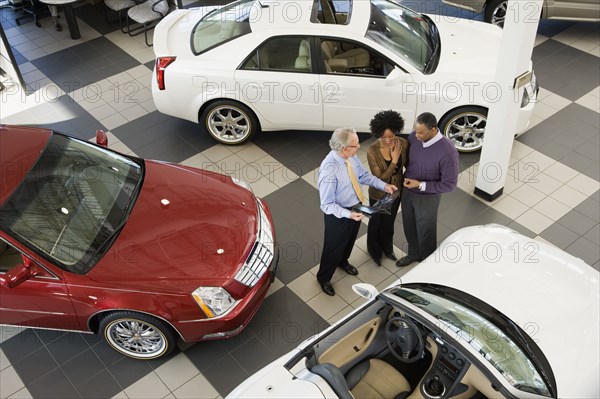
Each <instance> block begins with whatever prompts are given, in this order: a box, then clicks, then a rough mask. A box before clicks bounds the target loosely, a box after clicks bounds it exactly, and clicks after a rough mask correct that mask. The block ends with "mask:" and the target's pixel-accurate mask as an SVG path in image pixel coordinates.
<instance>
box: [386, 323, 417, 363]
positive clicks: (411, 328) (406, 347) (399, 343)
mask: <svg viewBox="0 0 600 399" xmlns="http://www.w3.org/2000/svg"><path fill="white" fill-rule="evenodd" d="M385 341H386V343H387V346H388V348H390V351H391V352H392V354H393V355H394V356H396V357H397V358H398V360H400V361H401V362H403V363H414V362H416V361H417V360H419V359H421V358H422V357H423V355H424V354H425V343H424V342H423V336H422V335H421V331H420V330H419V328H418V327H417V326H416V325H415V323H413V322H412V321H410V320H409V319H408V318H407V317H393V318H391V319H389V320H388V322H387V324H386V325H385ZM398 349H399V351H398ZM411 353H414V354H413V355H411Z"/></svg>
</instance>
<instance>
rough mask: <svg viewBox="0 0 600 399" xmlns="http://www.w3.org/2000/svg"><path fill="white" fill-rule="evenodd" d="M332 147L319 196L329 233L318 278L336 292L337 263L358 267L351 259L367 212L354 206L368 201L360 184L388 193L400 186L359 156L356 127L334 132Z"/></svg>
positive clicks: (351, 271) (323, 165)
mask: <svg viewBox="0 0 600 399" xmlns="http://www.w3.org/2000/svg"><path fill="white" fill-rule="evenodd" d="M329 147H331V151H330V152H329V154H327V156H326V157H325V159H324V160H323V162H322V163H321V166H320V167H319V181H318V183H319V196H320V199H321V210H322V211H323V213H324V217H325V234H324V236H325V237H324V240H323V251H322V253H321V265H320V266H319V272H318V273H317V281H318V282H319V284H321V288H322V289H323V292H325V293H326V294H327V295H331V296H333V295H335V290H334V289H333V286H332V285H331V277H332V276H333V274H334V273H335V269H336V268H337V267H341V268H342V269H344V270H345V271H346V273H348V274H351V275H353V276H356V275H357V274H358V270H356V268H355V267H354V266H352V265H351V264H350V263H349V262H348V258H350V254H351V252H352V247H353V246H354V242H355V241H356V236H357V235H358V229H359V228H360V221H361V220H362V218H363V217H364V215H363V214H362V213H360V212H355V211H353V210H352V208H353V207H354V206H355V205H358V204H360V203H365V196H364V194H363V192H362V189H361V188H360V184H366V185H368V186H372V187H375V188H377V189H378V190H382V191H385V192H387V193H390V194H391V193H393V192H394V191H396V190H397V189H398V188H397V187H396V186H394V185H392V184H386V183H385V182H384V181H382V180H380V179H378V178H377V177H375V176H373V175H372V174H371V173H369V171H367V170H366V169H365V168H364V167H363V165H362V163H361V162H360V159H358V157H357V156H356V153H357V152H358V149H359V148H360V144H359V139H358V135H357V134H356V130H355V129H354V128H351V127H343V128H339V129H337V130H336V131H335V132H333V135H332V136H331V139H330V140H329Z"/></svg>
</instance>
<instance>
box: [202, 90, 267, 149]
mask: <svg viewBox="0 0 600 399" xmlns="http://www.w3.org/2000/svg"><path fill="white" fill-rule="evenodd" d="M200 123H201V124H202V125H203V126H204V127H205V128H206V131H207V132H208V134H210V135H211V136H212V138H214V139H215V140H217V141H218V142H220V143H223V144H229V145H237V144H242V143H245V142H246V141H248V140H250V139H251V138H252V136H254V135H255V134H256V132H257V131H258V121H257V119H256V116H254V113H253V112H252V111H251V110H250V109H249V108H248V107H246V106H245V105H243V104H240V103H238V102H236V101H230V100H219V101H215V102H214V103H211V104H209V105H208V106H207V107H206V109H205V110H204V111H203V112H202V115H201V116H200Z"/></svg>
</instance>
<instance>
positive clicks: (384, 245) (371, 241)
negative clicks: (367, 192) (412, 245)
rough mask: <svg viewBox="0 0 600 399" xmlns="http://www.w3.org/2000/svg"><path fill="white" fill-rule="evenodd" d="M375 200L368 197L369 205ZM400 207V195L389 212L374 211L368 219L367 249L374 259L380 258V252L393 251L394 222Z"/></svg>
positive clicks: (388, 252) (387, 252)
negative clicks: (388, 213)
mask: <svg viewBox="0 0 600 399" xmlns="http://www.w3.org/2000/svg"><path fill="white" fill-rule="evenodd" d="M375 202H377V200H374V199H372V198H369V205H371V206H373V205H374V204H375ZM399 207H400V197H398V198H397V199H396V200H395V201H394V203H393V204H392V209H391V214H390V215H386V214H384V213H376V214H374V215H373V216H371V218H370V219H369V227H368V229H367V251H368V252H369V255H371V256H372V257H373V258H375V259H381V255H382V253H386V254H391V253H392V252H394V222H395V221H396V215H397V214H398V208H399Z"/></svg>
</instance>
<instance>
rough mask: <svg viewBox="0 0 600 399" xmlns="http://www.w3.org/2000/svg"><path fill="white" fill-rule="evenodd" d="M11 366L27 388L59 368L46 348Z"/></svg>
mask: <svg viewBox="0 0 600 399" xmlns="http://www.w3.org/2000/svg"><path fill="white" fill-rule="evenodd" d="M11 364H12V366H13V368H14V369H15V371H16V372H17V374H18V375H19V377H21V380H22V381H23V383H24V384H25V385H26V386H28V385H29V384H30V383H32V382H33V381H35V380H37V379H38V378H40V377H42V376H44V375H46V374H47V373H48V372H50V371H52V370H54V369H56V368H58V363H56V361H55V360H54V359H53V358H52V356H51V355H50V353H49V352H48V351H47V350H46V348H42V349H39V350H37V351H35V352H33V353H31V354H30V355H28V356H26V357H24V358H22V359H20V360H19V361H17V362H14V363H13V362H12V361H11Z"/></svg>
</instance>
